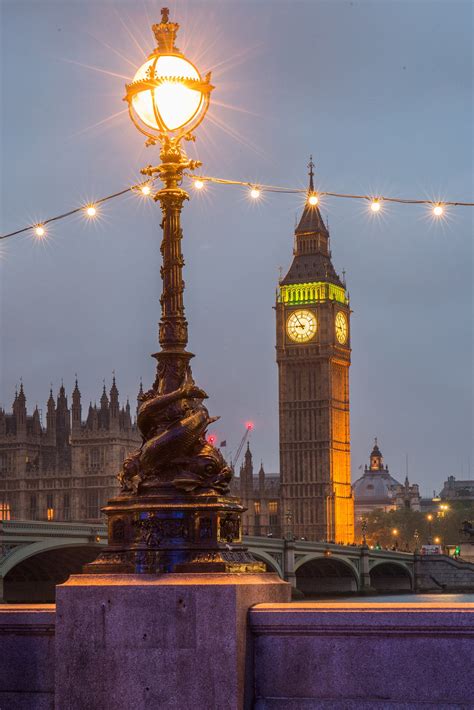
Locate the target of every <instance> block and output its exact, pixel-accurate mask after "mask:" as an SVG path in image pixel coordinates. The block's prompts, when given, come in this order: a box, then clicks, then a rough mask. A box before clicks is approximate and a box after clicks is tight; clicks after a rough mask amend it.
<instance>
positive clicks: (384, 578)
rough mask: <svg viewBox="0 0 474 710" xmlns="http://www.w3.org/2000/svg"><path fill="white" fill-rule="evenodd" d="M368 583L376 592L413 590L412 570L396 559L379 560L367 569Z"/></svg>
mask: <svg viewBox="0 0 474 710" xmlns="http://www.w3.org/2000/svg"><path fill="white" fill-rule="evenodd" d="M369 573H370V585H371V587H373V588H374V589H376V590H377V591H378V592H405V591H410V592H411V591H413V572H412V571H411V569H410V568H409V567H408V565H406V564H404V563H403V562H398V561H396V560H380V562H375V563H374V564H373V565H372V567H371V568H370V570H369Z"/></svg>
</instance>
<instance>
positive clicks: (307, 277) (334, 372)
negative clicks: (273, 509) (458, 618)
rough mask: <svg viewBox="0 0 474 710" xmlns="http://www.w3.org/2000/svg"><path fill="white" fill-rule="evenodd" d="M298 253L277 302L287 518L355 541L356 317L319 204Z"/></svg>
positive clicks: (299, 532)
mask: <svg viewBox="0 0 474 710" xmlns="http://www.w3.org/2000/svg"><path fill="white" fill-rule="evenodd" d="M309 167H310V182H309V194H311V193H314V185H313V163H312V162H310V165H309ZM293 254H294V258H293V262H292V264H291V266H290V269H289V271H288V273H287V274H286V276H285V277H284V278H283V279H281V280H280V284H279V288H278V291H277V301H276V353H277V363H278V375H279V417H280V476H281V513H282V515H283V516H285V517H286V519H288V520H291V521H292V527H293V533H294V535H296V536H297V537H306V538H310V539H313V540H333V541H335V542H343V543H351V542H353V539H354V502H353V497H352V490H351V468H350V429H349V366H350V363H351V347H350V314H351V311H350V306H349V296H348V293H347V292H346V287H345V283H344V282H343V281H341V279H340V278H339V276H338V275H337V273H336V271H335V269H334V266H333V264H332V261H331V251H330V239H329V232H328V229H327V227H326V226H325V224H324V222H323V220H322V217H321V213H320V211H319V208H318V206H317V204H316V205H310V204H309V202H307V203H306V206H305V208H304V211H303V214H302V216H301V219H300V222H299V224H298V226H297V228H296V230H295V243H294V251H293ZM282 525H283V520H282Z"/></svg>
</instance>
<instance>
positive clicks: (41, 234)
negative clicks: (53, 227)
mask: <svg viewBox="0 0 474 710" xmlns="http://www.w3.org/2000/svg"><path fill="white" fill-rule="evenodd" d="M35 234H36V236H37V237H44V235H45V234H46V232H45V229H44V227H43V225H42V224H38V226H37V227H36V229H35Z"/></svg>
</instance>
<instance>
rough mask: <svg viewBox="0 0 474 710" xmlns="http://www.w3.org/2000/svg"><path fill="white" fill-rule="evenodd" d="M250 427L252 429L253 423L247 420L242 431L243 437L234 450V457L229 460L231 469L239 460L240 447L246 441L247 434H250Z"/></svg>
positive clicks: (241, 447)
mask: <svg viewBox="0 0 474 710" xmlns="http://www.w3.org/2000/svg"><path fill="white" fill-rule="evenodd" d="M252 429H253V424H252V422H247V424H246V425H245V432H244V435H243V437H242V438H241V440H240V444H239V447H238V449H237V451H236V453H235V456H234V458H233V459H231V462H230V466H231V468H232V470H233V471H234V470H235V465H236V463H237V461H238V460H239V457H240V454H241V453H242V449H243V448H244V444H245V442H246V441H247V439H248V437H249V434H250V432H251V431H252Z"/></svg>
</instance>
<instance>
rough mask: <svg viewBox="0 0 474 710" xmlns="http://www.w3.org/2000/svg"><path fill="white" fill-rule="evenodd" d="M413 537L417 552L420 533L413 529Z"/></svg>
mask: <svg viewBox="0 0 474 710" xmlns="http://www.w3.org/2000/svg"><path fill="white" fill-rule="evenodd" d="M413 539H414V540H415V552H418V550H419V547H420V533H419V532H418V530H415V532H414V533H413Z"/></svg>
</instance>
